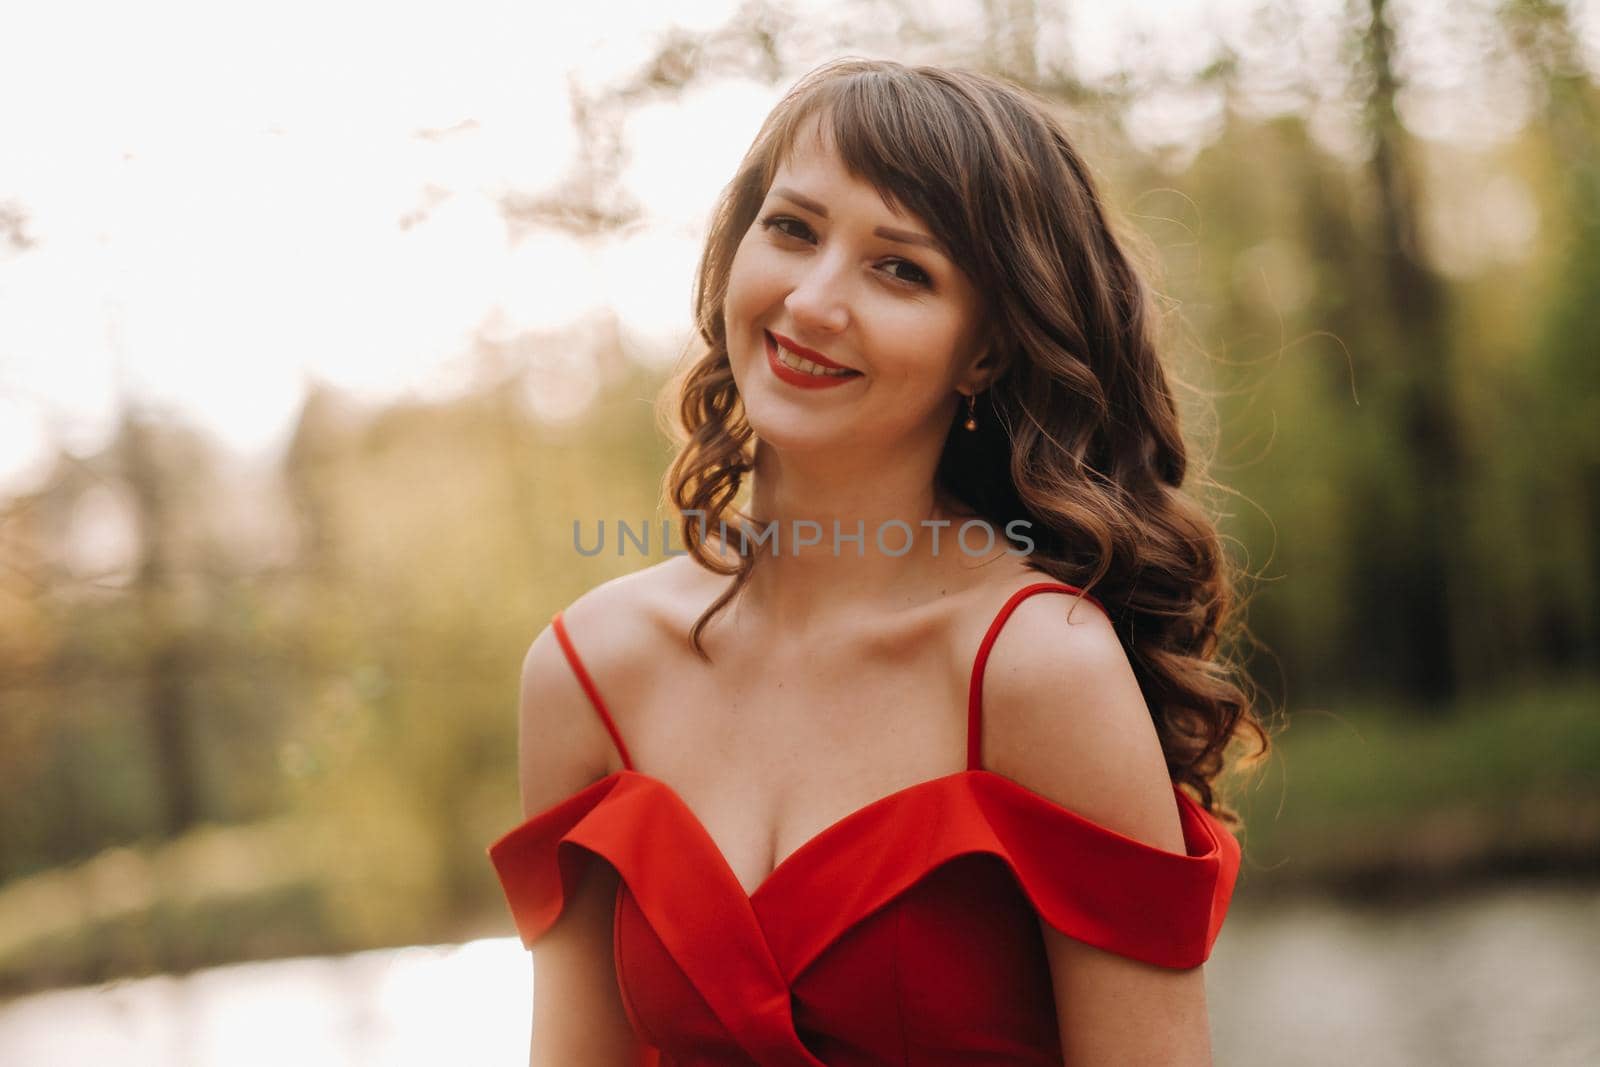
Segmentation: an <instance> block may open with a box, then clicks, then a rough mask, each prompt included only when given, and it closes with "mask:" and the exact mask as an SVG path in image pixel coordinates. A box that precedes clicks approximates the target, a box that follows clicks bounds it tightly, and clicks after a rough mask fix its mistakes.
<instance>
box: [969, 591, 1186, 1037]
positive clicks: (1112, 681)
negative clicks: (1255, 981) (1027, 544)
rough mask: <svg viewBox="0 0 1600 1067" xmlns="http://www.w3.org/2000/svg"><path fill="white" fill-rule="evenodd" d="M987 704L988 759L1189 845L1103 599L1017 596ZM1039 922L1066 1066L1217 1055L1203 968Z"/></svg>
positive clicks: (991, 765) (1113, 822)
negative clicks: (1132, 953)
mask: <svg viewBox="0 0 1600 1067" xmlns="http://www.w3.org/2000/svg"><path fill="white" fill-rule="evenodd" d="M1069 609H1070V622H1069V621H1068V618H1069ZM983 706H984V757H985V758H984V764H985V766H986V767H987V768H988V769H990V770H992V771H994V772H995V773H998V774H1001V775H1004V776H1005V777H1007V778H1011V779H1012V780H1014V781H1016V782H1017V783H1018V784H1020V785H1022V786H1024V787H1026V788H1028V789H1031V790H1032V791H1034V792H1036V793H1038V794H1040V795H1041V796H1043V797H1045V798H1046V799H1048V800H1051V801H1053V802H1055V803H1057V804H1059V805H1060V806H1062V807H1064V808H1068V809H1070V810H1072V811H1075V812H1077V813H1078V814H1080V815H1082V816H1084V817H1085V818H1087V819H1089V820H1091V821H1093V822H1095V823H1098V824H1099V825H1101V826H1103V827H1106V828H1108V829H1111V830H1114V831H1116V832H1118V833H1120V834H1123V835H1125V836H1127V837H1131V838H1134V839H1136V840H1139V841H1142V842H1144V843H1146V844H1148V845H1152V846H1154V847H1156V848H1160V849H1164V850H1166V851H1169V852H1179V853H1181V852H1183V851H1184V838H1183V828H1182V823H1181V822H1180V818H1179V813H1178V805H1177V798H1176V796H1175V794H1174V791H1173V787H1172V782H1171V779H1170V777H1169V776H1168V772H1167V768H1166V760H1165V759H1164V757H1163V755H1162V750H1161V744H1160V740H1159V738H1158V736H1157V734H1156V729H1155V724H1154V722H1153V721H1152V720H1151V717H1150V711H1149V708H1148V707H1147V705H1146V704H1145V701H1144V697H1143V694H1142V693H1141V691H1140V689H1139V684H1138V681H1137V679H1136V678H1135V676H1134V673H1133V668H1132V666H1131V664H1130V663H1129V662H1128V658H1127V654H1126V653H1125V652H1124V651H1123V648H1122V645H1121V642H1120V641H1119V640H1118V638H1117V634H1116V631H1115V629H1114V628H1113V627H1112V624H1111V622H1110V620H1109V619H1107V618H1106V616H1105V615H1104V613H1102V612H1101V611H1100V610H1099V609H1098V608H1096V607H1095V606H1094V605H1093V604H1091V603H1089V602H1088V601H1083V602H1078V601H1076V600H1074V599H1069V598H1067V597H1063V596H1053V595H1051V596H1034V597H1030V598H1029V599H1027V600H1025V601H1023V602H1022V603H1021V604H1019V605H1018V606H1017V608H1016V609H1015V610H1014V612H1013V613H1012V615H1011V617H1010V618H1009V619H1008V620H1007V622H1006V625H1005V627H1004V628H1003V629H1002V630H1001V632H1000V636H999V637H998V638H997V639H996V641H995V644H994V647H993V649H992V650H991V654H990V657H989V661H988V665H987V667H986V669H985V674H984V698H983ZM1040 928H1041V930H1042V931H1043V934H1044V939H1045V949H1046V952H1047V955H1048V958H1049V962H1050V973H1051V978H1052V981H1053V984H1054V991H1055V1001H1056V1014H1057V1018H1058V1021H1059V1023H1060V1028H1061V1046H1062V1051H1063V1054H1064V1056H1065V1061H1066V1063H1067V1064H1068V1065H1069V1067H1070V1065H1073V1064H1098V1063H1127V1064H1209V1063H1210V1061H1211V1058H1210V1028H1209V1023H1208V1020H1207V1017H1206V1003H1205V980H1204V977H1203V972H1202V968H1200V967H1195V968H1193V969H1190V970H1172V969H1169V968H1165V967H1160V966H1157V965H1155V964H1151V963H1145V962H1143V961H1140V960H1134V959H1130V958H1127V957H1124V956H1119V955H1116V954H1114V953H1111V952H1107V951H1105V950H1103V949H1099V948H1095V947H1092V946H1090V945H1087V944H1085V943H1083V942H1081V941H1077V940H1075V939H1073V938H1069V937H1067V936H1065V935H1063V934H1061V933H1060V932H1059V931H1057V930H1056V929H1054V928H1053V927H1051V926H1049V925H1048V924H1047V923H1045V922H1044V921H1043V920H1040Z"/></svg>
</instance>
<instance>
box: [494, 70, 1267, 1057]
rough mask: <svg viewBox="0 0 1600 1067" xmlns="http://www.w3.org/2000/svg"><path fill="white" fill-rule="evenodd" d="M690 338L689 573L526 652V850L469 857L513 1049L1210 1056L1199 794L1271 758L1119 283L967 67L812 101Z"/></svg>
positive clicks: (1213, 925) (1074, 162)
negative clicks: (506, 970)
mask: <svg viewBox="0 0 1600 1067" xmlns="http://www.w3.org/2000/svg"><path fill="white" fill-rule="evenodd" d="M697 310H698V327H699V333H700V336H701V338H702V339H703V340H704V342H705V350H704V352H703V354H701V355H699V356H698V359H697V361H696V362H694V363H693V364H692V366H690V367H689V369H688V370H687V372H686V374H685V375H684V376H683V378H682V380H681V382H680V383H679V384H678V385H677V386H676V387H675V392H676V394H677V395H678V397H679V410H680V416H681V421H682V423H683V430H684V431H686V435H687V437H686V440H685V442H684V444H683V446H682V448H681V450H680V452H679V454H678V456H677V459H676V461H675V462H674V464H673V465H672V468H671V470H670V471H669V473H668V476H667V482H668V488H669V492H670V494H671V498H672V500H673V501H674V502H675V504H676V506H677V508H678V510H679V512H680V513H681V514H682V517H683V522H682V529H683V535H684V544H685V545H686V547H687V548H688V550H689V551H688V554H686V555H680V556H677V557H674V558H671V559H668V560H667V561H665V562H663V563H660V564H657V565H655V566H651V567H648V568H646V569H644V570H642V571H640V572H638V573H635V574H632V575H629V576H626V577H624V578H621V579H617V580H614V581H611V582H608V583H606V584H605V585H602V586H600V587H599V588H597V589H595V590H593V591H591V592H589V593H587V594H586V595H584V596H583V597H581V598H579V599H578V600H577V601H576V602H574V603H573V604H572V605H570V606H569V607H568V608H567V609H566V610H565V611H564V612H562V613H559V614H558V615H557V616H556V617H555V619H554V620H552V625H551V627H550V628H548V629H546V630H545V631H544V632H542V633H541V634H540V635H539V636H538V638H537V639H536V640H535V641H534V643H533V645H532V647H531V648H530V649H529V652H528V656H527V659H526V661H525V663H524V668H523V677H522V703H521V745H520V758H521V780H522V792H523V804H524V810H525V813H526V815H527V820H526V821H525V822H524V823H523V824H522V825H520V826H518V827H517V828H516V829H514V830H512V831H511V832H509V833H508V834H506V835H505V836H504V837H503V838H501V839H500V840H499V841H497V842H496V843H495V844H494V845H493V846H491V848H490V856H491V858H492V859H493V861H494V863H495V865H496V868H497V871H498V873H499V875H500V877H501V880H502V884H503V886H504V887H505V891H506V894H507V898H508V901H509V902H510V905H511V908H512V911H513V914H514V915H515V917H516V920H517V924H518V929H519V931H520V932H521V935H522V937H523V939H524V941H525V943H526V944H528V945H529V946H530V947H533V948H536V953H535V955H536V960H537V975H536V987H537V988H536V995H535V997H534V1012H533V1014H534V1024H533V1039H532V1060H531V1061H532V1063H534V1064H580V1063H582V1064H587V1063H594V1064H612V1063H639V1062H645V1063H653V1062H660V1063H663V1064H667V1063H671V1064H749V1063H758V1064H763V1065H767V1064H772V1065H789V1064H793V1065H816V1064H829V1065H855V1064H863V1065H864V1064H884V1063H896V1064H899V1063H905V1064H940V1063H957V1062H960V1063H996V1064H999V1063H1005V1064H1012V1063H1062V1062H1065V1063H1069V1064H1101V1063H1115V1064H1128V1063H1152V1064H1154V1063H1160V1064H1194V1063H1206V1062H1209V1057H1210V1052H1209V1033H1208V1026H1207V1019H1206V1008H1205V988H1204V982H1203V978H1202V972H1201V967H1200V965H1201V963H1202V962H1203V961H1204V959H1205V958H1206V956H1207V955H1208V954H1209V952H1210V949H1211V944H1212V942H1213V940H1214V939H1215V937H1216V934H1217V931H1218V929H1219V928H1220V925H1221V922H1222V918H1223V915H1224V913H1225V911H1226V908H1227V904H1228V900H1229V897H1230V894H1231V891H1232V887H1233V882H1234V877H1235V874H1236V872H1237V866H1238V861H1239V850H1238V846H1237V845H1236V844H1235V842H1234V840H1233V837H1232V836H1231V835H1230V833H1229V832H1228V831H1227V830H1226V829H1225V828H1224V827H1223V825H1222V823H1221V822H1220V821H1219V820H1220V819H1224V818H1227V819H1231V818H1232V816H1231V815H1229V814H1228V813H1227V812H1225V811H1223V810H1222V809H1221V808H1220V807H1219V806H1218V805H1217V803H1216V801H1215V799H1214V797H1213V793H1212V788H1211V783H1212V780H1213V779H1214V778H1215V777H1216V775H1217V774H1218V773H1219V772H1220V770H1221V769H1222V763H1223V760H1222V756H1223V751H1224V749H1225V747H1226V746H1227V745H1228V743H1229V741H1230V740H1232V739H1233V738H1234V737H1235V736H1236V735H1237V734H1239V733H1241V732H1242V731H1245V730H1251V731H1253V732H1254V733H1255V734H1256V735H1257V738H1258V740H1259V742H1260V745H1261V747H1262V748H1263V749H1264V747H1265V745H1266V736H1265V734H1264V733H1263V731H1262V730H1261V728H1260V726H1259V724H1258V723H1257V720H1256V719H1255V717H1254V716H1253V714H1252V711H1251V708H1250V704H1249V700H1248V698H1247V695H1246V692H1245V690H1244V688H1242V687H1243V685H1244V684H1245V679H1243V678H1242V676H1240V677H1236V675H1238V672H1237V671H1236V670H1234V669H1233V668H1231V667H1230V666H1229V665H1228V664H1226V663H1224V662H1222V661H1221V660H1220V659H1219V654H1218V647H1219V644H1218V642H1219V637H1220V636H1221V633H1222V629H1223V627H1224V624H1225V622H1226V621H1227V619H1228V616H1229V610H1230V607H1231V604H1232V591H1231V585H1230V582H1231V575H1230V573H1229V571H1228V569H1227V561H1226V558H1225V556H1224V555H1223V553H1222V551H1221V548H1220V545H1219V541H1218V537H1217V533H1216V530H1215V529H1214V528H1213V526H1212V525H1211V524H1210V522H1209V521H1208V520H1207V519H1206V518H1205V517H1204V515H1203V513H1202V512H1201V511H1200V510H1199V509H1198V508H1197V507H1196V506H1195V505H1193V504H1192V503H1190V502H1189V501H1187V500H1186V499H1185V498H1184V497H1183V496H1182V495H1180V493H1179V486H1180V485H1181V484H1182V482H1183V480H1184V476H1185V450H1184V444H1183V441H1182V438H1181V436H1180V433H1179V426H1178V419H1177V414H1176V410H1175V407H1174V404H1173V400H1172V395H1171V392H1170V390H1169V388H1168V385H1167V381H1166V378H1165V376H1164V374H1163V371H1162V368H1161V364H1160V362H1159V360H1158V358H1157V354H1156V352H1155V349H1154V347H1153V343H1152V330H1153V324H1152V322H1151V319H1150V311H1149V303H1148V296H1147V290H1146V289H1145V288H1144V286H1143V285H1142V283H1141V281H1140V279H1139V277H1138V276H1137V275H1136V273H1135V272H1134V270H1133V269H1132V268H1131V267H1130V265H1129V263H1128V261H1127V259H1126V258H1125V256H1124V254H1123V252H1122V250H1121V248H1120V247H1119V245H1118V243H1117V241H1116V240H1115V239H1114V238H1113V236H1112V234H1111V232H1110V231H1109V229H1108V227H1107V223H1106V220H1105V217H1104V213H1103V211H1102V207H1101V204H1100V201H1099V199H1098V196H1097V193H1096V191H1095V188H1094V185H1093V183H1092V181H1091V180H1090V177H1089V175H1088V172H1087V170H1086V168H1085V167H1084V165H1083V163H1082V161H1081V160H1080V159H1079V157H1078V155H1077V154H1076V152H1075V151H1074V150H1073V148H1072V147H1071V145H1070V144H1069V143H1068V141H1067V139H1066V137H1065V135H1064V133H1063V132H1062V129H1061V127H1060V125H1059V124H1058V123H1057V122H1056V121H1055V120H1054V119H1052V118H1051V117H1049V115H1048V114H1047V112H1046V111H1045V110H1044V109H1043V108H1042V107H1041V105H1040V104H1039V103H1038V102H1036V101H1035V100H1033V99H1032V98H1030V97H1029V96H1028V95H1026V94H1025V93H1023V92H1022V91H1021V90H1019V89H1017V88H1015V87H1012V86H1009V85H1007V84H1005V83H1003V82H1000V81H997V80H994V79H991V78H988V77H985V76H982V75H978V74H974V73H969V72H963V71H955V70H944V69H935V68H927V67H919V68H908V67H904V66H901V65H899V64H895V63H888V62H866V61H857V60H850V61H841V62H837V63H833V64H830V65H827V66H825V67H823V68H821V69H819V70H817V71H814V72H813V73H812V74H811V75H808V76H807V77H806V78H805V79H803V80H802V81H801V82H800V83H799V84H798V85H797V86H796V87H795V88H794V89H793V90H791V91H790V93H789V94H788V95H787V96H786V97H785V98H784V99H783V101H782V102H780V103H779V105H778V106H777V108H776V109H775V110H774V112H773V113H772V115H771V116H769V118H768V119H767V121H766V123H765V125H764V126H763V127H762V129H761V131H760V133H759V134H758V135H757V138H756V141H755V143H754V144H753V146H752V147H751V149H750V151H749V153H748V154H747V156H746V158H745V160H744V162H743V164H742V165H741V167H740V169H739V172H738V174H737V175H736V177H735V178H734V180H733V182H732V183H731V184H730V185H729V186H728V188H727V189H726V190H725V192H724V195H723V198H722V201H721V203H720V205H719V208H718V211H717V214H716V217H715V220H714V223H713V226H712V229H711V233H710V235H709V240H708V243H707V247H706V251H705V254H704V257H703V259H702V262H701V265H700V272H699V278H698V283H697ZM744 491H748V494H749V496H748V504H747V507H746V508H744V509H735V507H734V505H735V503H736V501H737V500H739V498H740V494H741V493H742V492H744ZM990 537H992V538H993V541H992V543H987V544H986V542H988V539H989V538H990ZM1062 594H1065V595H1062Z"/></svg>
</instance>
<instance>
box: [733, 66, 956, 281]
mask: <svg viewBox="0 0 1600 1067" xmlns="http://www.w3.org/2000/svg"><path fill="white" fill-rule="evenodd" d="M954 91H955V90H954V89H953V87H950V86H946V85H940V84H937V83H932V82H930V81H928V80H927V79H924V78H921V77H917V76H916V75H915V74H913V73H912V72H910V71H906V72H904V73H898V72H890V71H883V70H868V71H858V72H853V73H850V74H847V75H844V76H840V75H839V74H837V73H835V74H834V76H833V77H831V78H828V79H825V80H821V81H819V82H816V83H814V84H811V85H807V84H804V83H802V84H801V85H799V86H797V87H796V88H795V91H794V92H793V93H792V94H791V96H790V98H789V99H788V100H787V101H786V102H785V104H784V105H783V106H782V107H781V111H782V114H781V116H780V117H779V118H778V121H777V122H776V123H774V125H773V127H772V130H771V140H770V141H769V142H768V144H769V146H770V151H769V152H768V153H767V156H766V166H765V168H764V169H763V174H762V186H763V193H764V192H765V190H766V189H770V188H771V186H772V181H773V178H774V177H775V176H776V175H777V171H778V167H779V166H780V165H781V164H782V163H783V161H784V160H786V159H788V158H789V156H790V154H791V153H792V151H793V150H794V148H795V146H796V144H797V143H798V142H799V141H800V139H801V138H802V137H806V136H815V137H818V138H822V137H823V135H824V134H825V135H826V139H828V140H831V141H832V146H833V148H834V149H835V150H836V151H837V152H838V154H839V159H840V161H841V162H842V163H843V164H844V167H845V169H846V171H848V172H849V173H850V174H851V176H853V177H855V178H857V179H859V180H861V181H863V182H866V183H867V184H868V185H871V186H872V187H873V189H875V190H876V191H877V193H878V195H879V196H880V197H882V198H883V202H884V204H885V206H887V207H889V208H890V209H891V210H893V211H896V212H900V213H905V214H911V215H915V216H917V217H919V218H920V219H921V220H922V221H923V222H924V223H926V224H927V226H928V227H929V228H930V229H931V230H932V231H933V233H934V235H935V236H936V237H938V238H939V239H940V240H941V241H943V242H944V243H945V246H946V247H947V248H948V249H949V250H950V253H951V255H952V256H953V257H954V259H955V263H956V265H957V266H958V267H959V268H960V269H961V270H962V271H964V272H965V273H966V274H968V275H969V276H970V277H973V279H974V280H979V277H978V276H979V275H981V274H982V273H983V271H982V270H981V269H979V257H978V256H976V255H975V252H976V250H977V248H978V247H979V244H978V240H977V237H978V235H977V232H976V231H977V227H976V226H975V224H974V223H975V220H974V217H973V216H974V206H975V205H977V204H979V203H981V201H979V200H975V199H974V198H973V193H974V190H975V189H977V188H979V187H981V186H982V185H983V184H985V183H983V182H981V181H980V180H979V179H978V172H979V170H980V166H981V158H982V152H981V147H980V142H979V140H978V138H977V136H976V132H975V131H973V130H972V129H970V128H969V126H968V122H970V119H968V120H967V122H963V121H962V120H961V118H960V111H958V108H960V109H964V110H966V111H970V110H971V109H972V107H973V104H974V102H973V101H970V100H961V101H957V100H955V99H952V96H953V94H954Z"/></svg>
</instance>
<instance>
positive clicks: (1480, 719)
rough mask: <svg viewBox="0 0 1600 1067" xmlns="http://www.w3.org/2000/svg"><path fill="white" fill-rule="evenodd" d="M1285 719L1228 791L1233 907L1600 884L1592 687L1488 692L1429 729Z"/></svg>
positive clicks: (1599, 766)
mask: <svg viewBox="0 0 1600 1067" xmlns="http://www.w3.org/2000/svg"><path fill="white" fill-rule="evenodd" d="M1291 713H1292V714H1291V719H1290V725H1289V727H1288V728H1287V729H1286V730H1284V732H1283V733H1281V734H1280V735H1279V736H1278V738H1277V751H1276V752H1275V753H1274V754H1273V756H1272V757H1271V758H1270V759H1269V760H1268V762H1267V763H1266V765H1265V766H1264V767H1263V768H1261V769H1260V770H1259V771H1258V772H1257V774H1256V776H1255V777H1254V778H1253V779H1252V780H1250V781H1249V782H1248V783H1237V784H1236V786H1235V792H1234V794H1233V796H1234V804H1235V806H1236V807H1237V808H1238V809H1239V811H1240V813H1241V815H1242V816H1243V817H1244V820H1245V830H1244V833H1243V835H1242V840H1243V842H1244V847H1245V869H1244V872H1243V874H1242V876H1241V880H1240V892H1241V893H1272V892H1285V891H1295V890H1298V889H1302V888H1306V887H1320V888H1331V889H1336V890H1341V891H1347V892H1355V893H1362V894H1372V893H1380V894H1381V893H1387V892H1406V891H1409V890H1424V889H1426V890H1433V889H1437V888H1440V887H1443V886H1448V885H1449V884H1452V883H1458V882H1475V881H1480V880H1482V879H1485V878H1492V877H1495V876H1498V875H1508V874H1528V873H1544V874H1551V875H1563V874H1570V875H1576V876H1580V877H1597V876H1600V684H1596V683H1595V682H1593V681H1576V682H1570V683H1564V684H1555V685H1550V686H1547V687H1542V688H1540V689H1537V690H1522V691H1519V692H1515V693H1502V694H1485V695H1483V696H1481V697H1478V698H1475V699H1472V700H1468V701H1466V702H1464V703H1463V704H1462V705H1461V706H1460V707H1458V708H1456V709H1455V710H1454V712H1453V713H1452V714H1450V715H1448V716H1443V717H1439V718H1435V719H1427V718H1423V717H1420V716H1417V715H1415V714H1412V713H1408V712H1407V711H1406V709H1404V708H1398V707H1395V706H1393V705H1383V704H1381V703H1371V704H1366V705H1360V706H1353V707H1341V708H1337V709H1332V708H1328V709H1321V708H1317V709H1309V708H1308V709H1300V710H1296V709H1291Z"/></svg>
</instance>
